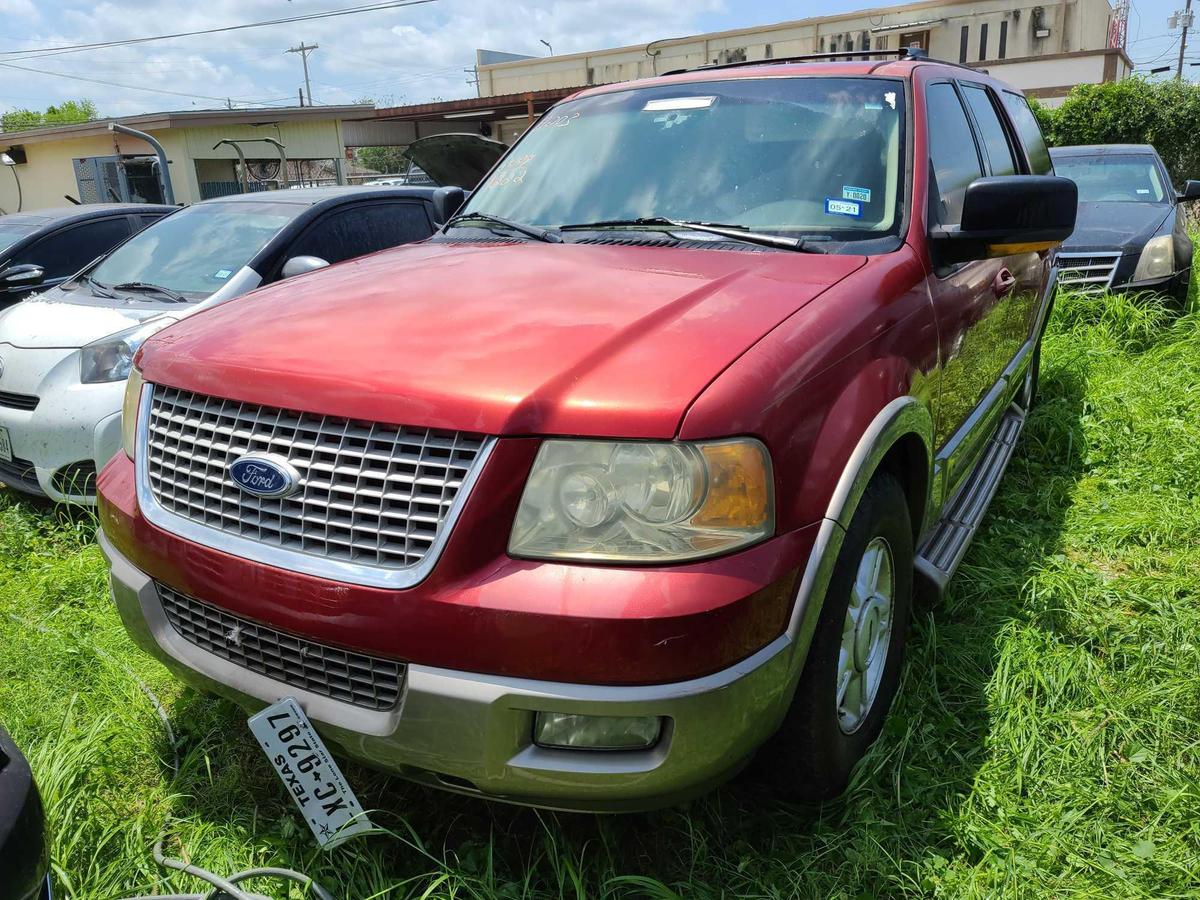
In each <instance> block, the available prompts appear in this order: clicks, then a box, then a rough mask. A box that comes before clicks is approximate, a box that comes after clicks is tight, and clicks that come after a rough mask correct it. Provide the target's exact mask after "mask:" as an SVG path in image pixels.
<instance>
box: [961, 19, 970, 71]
mask: <svg viewBox="0 0 1200 900" xmlns="http://www.w3.org/2000/svg"><path fill="white" fill-rule="evenodd" d="M970 36H971V26H970V25H964V26H963V27H962V31H960V32H959V33H958V61H959V62H960V63H965V62H966V61H967V40H968V38H970Z"/></svg>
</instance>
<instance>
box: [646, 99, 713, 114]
mask: <svg viewBox="0 0 1200 900" xmlns="http://www.w3.org/2000/svg"><path fill="white" fill-rule="evenodd" d="M716 99H717V98H716V97H670V98H665V99H662V100H647V101H646V105H645V106H643V107H642V109H643V110H644V111H646V112H663V111H665V110H668V109H707V108H708V107H710V106H712V105H713V103H714V101H716Z"/></svg>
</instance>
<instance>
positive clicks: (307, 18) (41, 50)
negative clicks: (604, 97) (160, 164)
mask: <svg viewBox="0 0 1200 900" xmlns="http://www.w3.org/2000/svg"><path fill="white" fill-rule="evenodd" d="M435 2H437V0H386V2H383V3H369V4H365V5H362V6H350V7H347V8H345V9H333V10H326V11H324V12H316V13H307V14H305V15H300V16H286V17H284V18H280V19H266V20H264V21H261V22H244V23H242V24H240V25H223V26H221V27H219V28H202V29H199V30H197V31H179V32H175V33H173V34H156V35H150V36H147V37H137V38H125V39H122V40H118V41H97V42H94V43H90V44H65V45H63V46H61V47H37V48H33V49H26V50H6V51H0V56H3V57H6V58H7V59H10V60H11V59H15V60H27V59H38V58H40V57H43V56H61V55H63V54H66V53H81V52H83V51H85V50H100V49H103V48H105V47H126V46H129V45H131V44H145V43H149V42H151V41H169V40H173V39H175V38H183V37H196V36H198V35H205V34H220V33H222V32H227V31H243V30H245V29H247V28H265V27H267V26H270V25H287V24H290V23H292V22H312V21H315V20H317V19H332V18H336V17H339V16H352V15H357V14H359V13H366V12H378V11H380V10H385V9H400V8H403V7H406V6H420V5H422V4H425V3H435Z"/></svg>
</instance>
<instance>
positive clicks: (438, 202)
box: [433, 187, 467, 226]
mask: <svg viewBox="0 0 1200 900" xmlns="http://www.w3.org/2000/svg"><path fill="white" fill-rule="evenodd" d="M466 202H467V192H466V191H464V190H463V189H462V188H460V187H440V188H438V189H437V190H436V191H434V192H433V217H434V218H435V219H436V220H437V224H438V225H439V226H440V225H445V224H446V223H447V222H449V221H450V217H451V216H452V215H454V214H455V213H456V212H458V211H459V210H460V209H462V205H463V204H464V203H466Z"/></svg>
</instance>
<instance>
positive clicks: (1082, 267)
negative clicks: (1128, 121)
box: [1050, 144, 1200, 303]
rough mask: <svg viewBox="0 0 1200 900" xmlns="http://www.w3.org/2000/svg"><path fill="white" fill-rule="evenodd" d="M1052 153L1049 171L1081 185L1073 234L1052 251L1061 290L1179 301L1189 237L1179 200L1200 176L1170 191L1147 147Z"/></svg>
mask: <svg viewBox="0 0 1200 900" xmlns="http://www.w3.org/2000/svg"><path fill="white" fill-rule="evenodd" d="M1050 156H1051V158H1052V159H1053V160H1054V169H1055V171H1056V172H1057V173H1058V174H1059V175H1062V176H1064V177H1066V178H1070V179H1071V180H1072V181H1074V182H1075V184H1076V185H1077V186H1078V188H1079V214H1078V217H1077V219H1076V221H1075V231H1074V233H1073V234H1072V235H1071V236H1070V237H1069V238H1068V239H1067V240H1066V241H1065V242H1064V243H1063V245H1062V247H1061V248H1060V249H1059V250H1058V251H1057V254H1056V256H1057V259H1058V265H1059V285H1060V287H1062V288H1064V289H1069V290H1077V291H1083V292H1086V293H1097V292H1100V291H1104V290H1121V291H1147V292H1151V293H1156V294H1163V295H1167V296H1170V297H1173V298H1174V299H1175V300H1176V301H1178V302H1180V303H1182V302H1183V301H1185V300H1186V299H1187V293H1188V287H1189V286H1190V284H1191V278H1192V239H1191V237H1190V236H1189V235H1188V224H1187V217H1186V215H1185V214H1184V208H1183V205H1182V204H1184V203H1186V202H1190V201H1192V200H1195V199H1197V198H1200V181H1188V182H1185V183H1184V186H1183V188H1182V189H1181V190H1179V191H1176V190H1175V187H1174V186H1173V185H1172V184H1171V175H1170V173H1169V172H1168V171H1167V167H1166V165H1165V164H1164V163H1163V161H1162V158H1161V157H1160V156H1159V155H1158V152H1157V151H1156V150H1155V149H1154V148H1153V147H1152V146H1150V145H1149V144H1095V145H1087V146H1077V147H1055V148H1054V149H1053V150H1051V151H1050Z"/></svg>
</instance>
